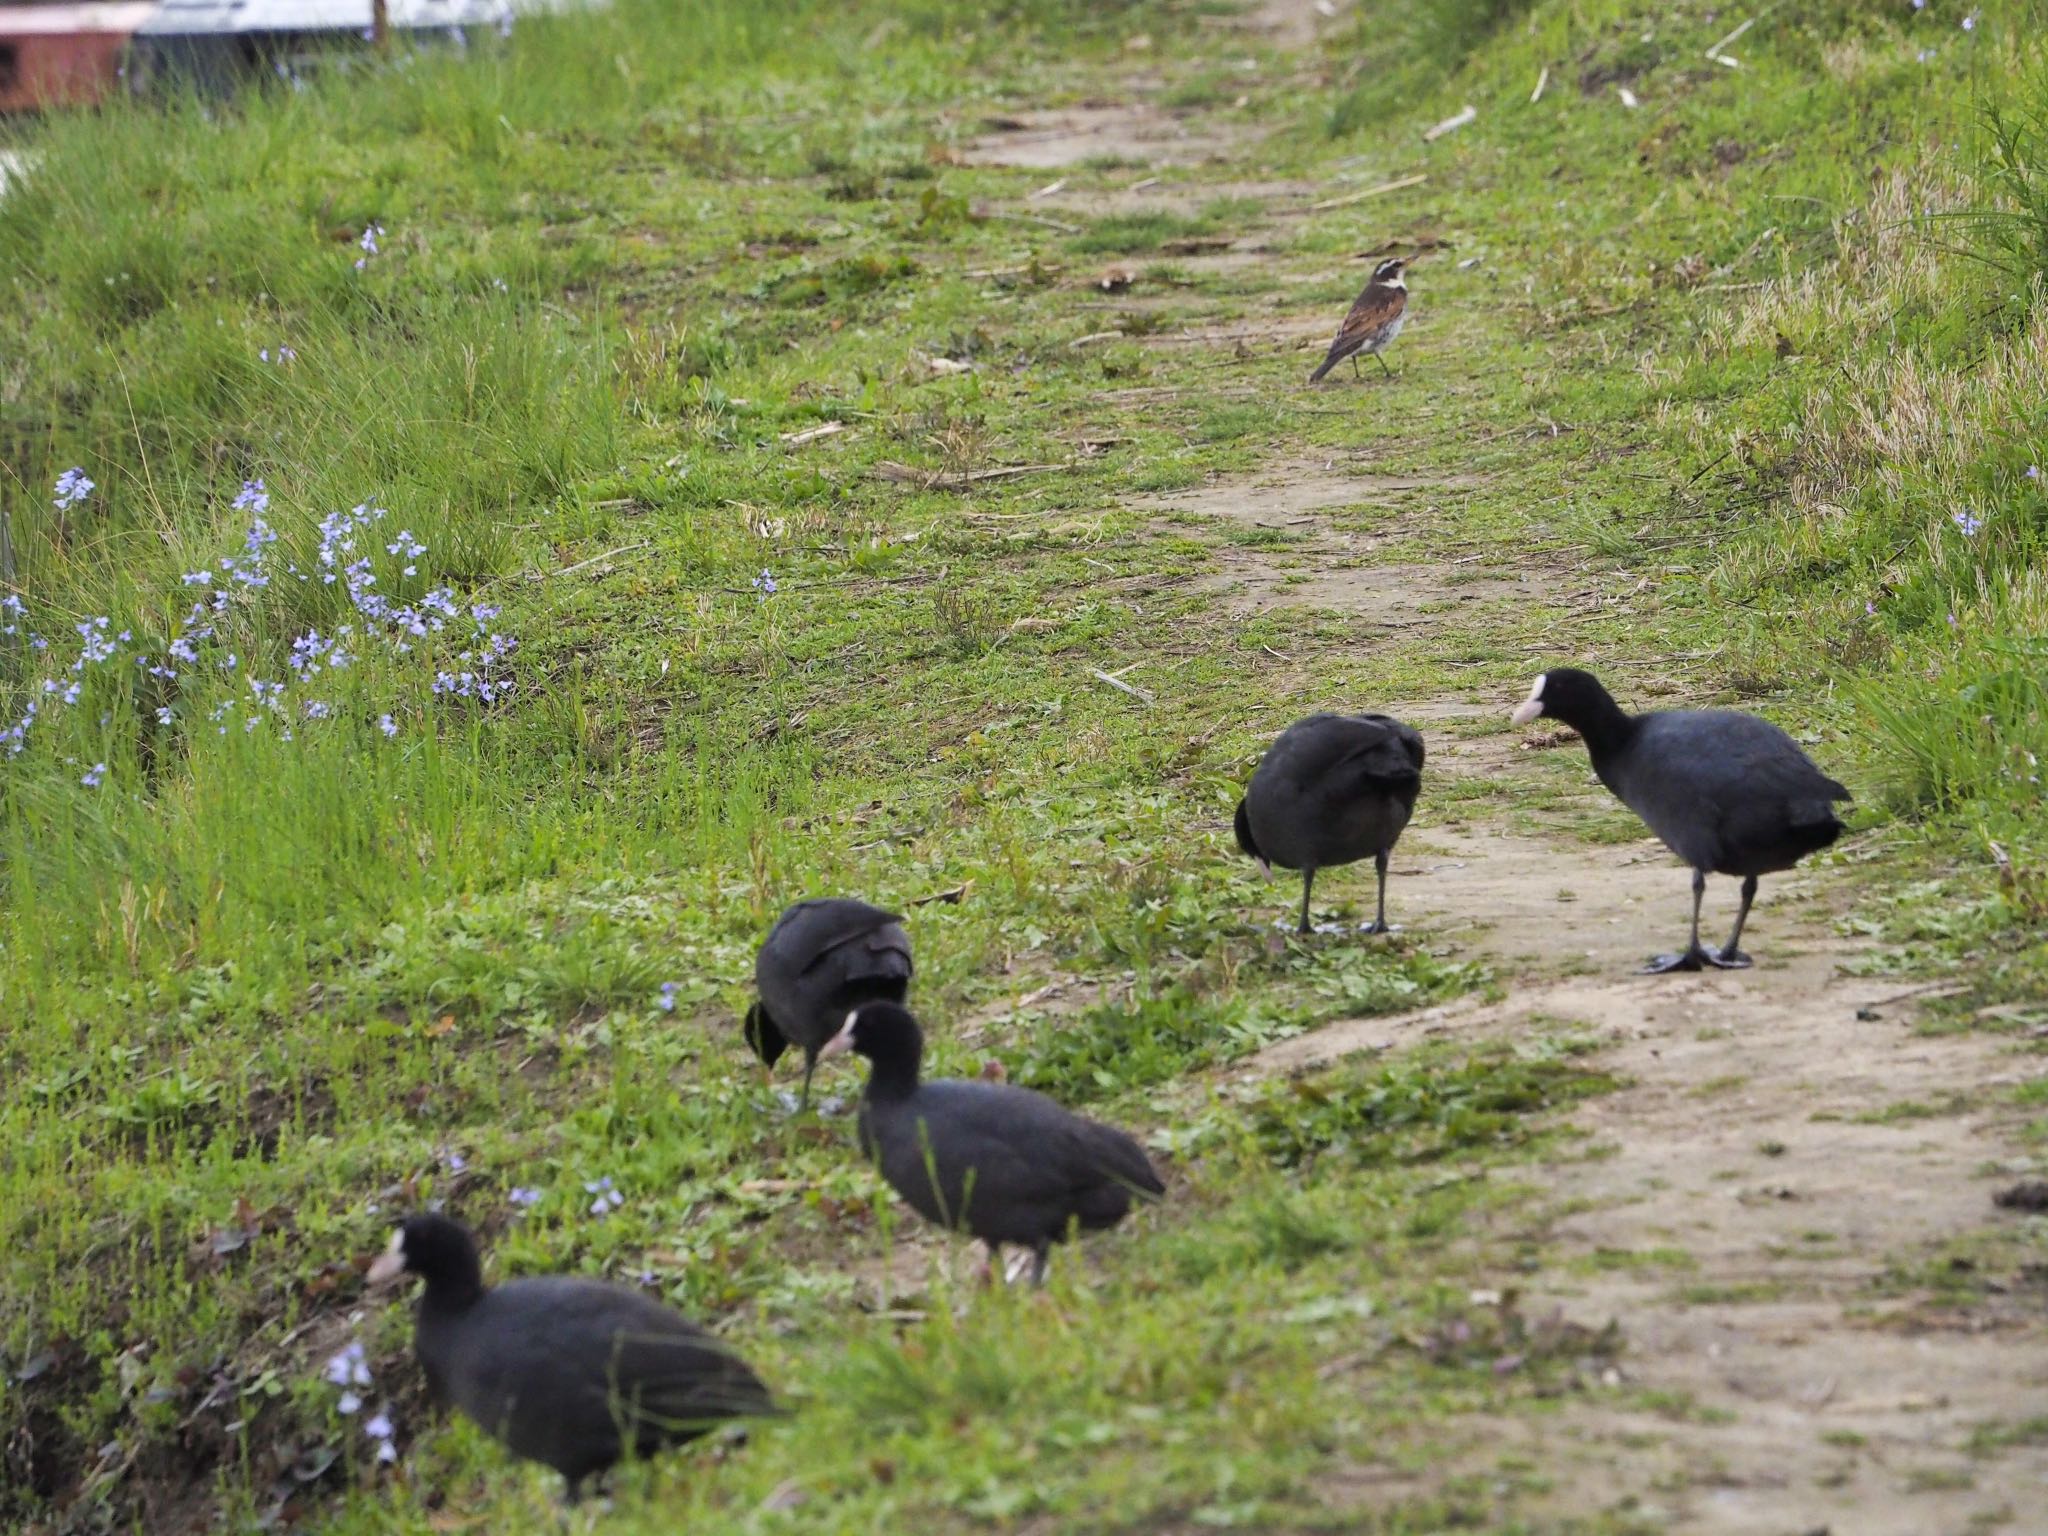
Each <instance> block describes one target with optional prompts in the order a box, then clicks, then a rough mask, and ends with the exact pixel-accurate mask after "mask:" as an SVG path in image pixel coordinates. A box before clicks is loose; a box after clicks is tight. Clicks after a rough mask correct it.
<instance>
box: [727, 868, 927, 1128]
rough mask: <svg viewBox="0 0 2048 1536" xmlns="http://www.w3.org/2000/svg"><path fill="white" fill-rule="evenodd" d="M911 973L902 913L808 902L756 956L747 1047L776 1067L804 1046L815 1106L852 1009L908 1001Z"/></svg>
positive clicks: (834, 900) (787, 916) (837, 901)
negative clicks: (830, 1043) (826, 1054)
mask: <svg viewBox="0 0 2048 1536" xmlns="http://www.w3.org/2000/svg"><path fill="white" fill-rule="evenodd" d="M910 974H911V965H910V935H909V934H907V933H905V932H904V931H903V920H902V919H901V918H900V917H898V916H897V915H896V914H895V913H894V912H884V911H883V910H882V909H881V908H880V907H871V906H869V905H868V904H867V903H866V902H864V901H850V900H847V899H845V898H843V897H837V896H834V897H825V898H822V899H819V900H814V901H800V902H798V903H797V904H796V905H795V906H793V907H791V908H790V909H789V910H788V911H787V912H785V913H783V914H782V916H781V917H780V918H778V919H777V920H776V923H775V926H774V927H773V928H772V929H770V930H769V933H768V940H767V942H766V943H764V944H763V945H762V946H761V953H760V955H759V957H758V958H757V959H756V960H755V961H754V985H755V987H756V989H757V990H758V991H759V992H760V994H761V998H760V1001H759V1002H757V1003H755V1004H754V1006H753V1007H751V1008H749V1009H748V1010H747V1021H746V1036H747V1044H749V1045H751V1046H752V1047H753V1048H754V1054H755V1055H757V1056H759V1057H760V1058H761V1062H762V1064H763V1065H764V1066H767V1067H770V1068H772V1067H774V1065H775V1062H776V1058H778V1057H779V1056H781V1055H782V1053H783V1052H784V1051H785V1050H787V1049H788V1048H789V1047H790V1046H792V1045H795V1046H801V1047H802V1048H803V1053H804V1091H803V1102H804V1103H805V1104H809V1103H810V1102H811V1074H812V1073H814V1072H816V1071H817V1070H818V1052H819V1051H820V1050H822V1049H823V1048H824V1045H825V1042H826V1041H827V1040H830V1039H831V1038H832V1037H833V1036H834V1035H835V1034H837V1033H838V1032H839V1027H840V1026H841V1025H842V1024H844V1023H845V1022H846V1015H847V1011H848V1010H849V1009H853V1008H858V1007H859V1006H860V1005H861V1004H862V1003H872V1002H890V1003H900V1002H902V1001H903V999H904V996H905V994H906V993H907V992H908V991H909V988H910Z"/></svg>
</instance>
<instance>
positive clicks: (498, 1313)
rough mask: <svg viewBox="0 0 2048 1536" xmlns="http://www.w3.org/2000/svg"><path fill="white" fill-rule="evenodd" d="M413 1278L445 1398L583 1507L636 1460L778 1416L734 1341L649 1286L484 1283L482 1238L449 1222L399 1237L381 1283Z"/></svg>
mask: <svg viewBox="0 0 2048 1536" xmlns="http://www.w3.org/2000/svg"><path fill="white" fill-rule="evenodd" d="M404 1274H413V1275H418V1276H419V1277H420V1278H421V1279H422V1280H424V1281H425V1282H426V1286H425V1289H424V1290H422V1291H421V1293H420V1302H419V1312H418V1317H417V1321H416V1324H415V1326H414V1330H413V1349H414V1352H415V1353H416V1354H417V1355H418V1356H419V1361H420V1365H421V1366H422V1367H423V1368H424V1369H425V1371H426V1373H427V1385H428V1386H429V1387H430V1388H431V1389H432V1391H433V1394H434V1397H435V1399H436V1400H437V1401H438V1402H440V1403H441V1404H442V1405H443V1406H444V1407H452V1408H457V1409H460V1410H461V1411H462V1412H463V1413H464V1414H467V1415H468V1416H469V1417H470V1418H472V1419H474V1420H475V1421H476V1422H477V1423H478V1424H479V1425H481V1426H482V1427H483V1428H484V1430H485V1431H486V1432H488V1433H489V1434H491V1435H492V1436H494V1437H495V1438H496V1439H497V1440H499V1441H500V1442H501V1443H502V1444H503V1445H504V1446H505V1448H506V1449H507V1450H509V1451H511V1452H512V1454H513V1455H515V1456H519V1457H523V1458H524V1459H526V1460H528V1461H538V1462H543V1463H545V1464H546V1465H548V1466H550V1467H553V1468H554V1469H555V1470H556V1471H557V1472H559V1473H561V1474H562V1476H563V1478H564V1479H565V1480H566V1481H567V1482H568V1485H569V1502H570V1503H572V1504H573V1503H575V1502H576V1501H577V1499H579V1498H580V1497H581V1496H582V1492H583V1483H584V1480H585V1479H586V1478H589V1477H592V1476H600V1475H602V1474H603V1473H605V1472H607V1471H609V1470H610V1469H611V1468H612V1467H613V1466H614V1465H615V1464H616V1463H617V1462H618V1461H619V1460H620V1459H621V1458H622V1457H624V1456H626V1455H627V1454H629V1453H630V1454H632V1455H634V1456H651V1455H653V1454H654V1453H655V1452H656V1451H659V1450H661V1449H662V1448H663V1447H665V1446H670V1445H680V1444H682V1443H683V1442H685V1441H688V1440H694V1439H696V1438H697V1437H698V1436H700V1435H704V1434H708V1433H709V1432H710V1431H711V1430H713V1429H715V1428H716V1427H718V1425H720V1424H722V1423H724V1422H725V1421H726V1420H728V1419H735V1418H747V1417H760V1416H763V1415H772V1414H775V1413H776V1412H778V1411H779V1410H777V1408H776V1406H775V1403H774V1400H773V1398H771V1397H770V1396H769V1393H768V1389H767V1387H765V1386H763V1385H762V1383H761V1379H760V1378H759V1377H758V1376H756V1375H755V1374H754V1373H753V1372H752V1371H751V1370H749V1369H748V1368H747V1366H746V1364H745V1362H743V1361H742V1360H740V1358H739V1357H738V1356H737V1355H735V1354H733V1352H732V1351H731V1350H729V1349H727V1348H726V1347H725V1345H724V1344H722V1343H721V1342H719V1340H717V1339H716V1338H714V1337H712V1336H711V1335H710V1334H708V1333H706V1332H705V1331H704V1330H703V1329H701V1328H699V1327H698V1326H697V1325H696V1324H694V1323H692V1322H690V1321H689V1320H688V1319H686V1318H684V1317H683V1316H682V1315H681V1314H679V1313H677V1312H673V1311H671V1310H670V1309H669V1308H667V1307H665V1306H663V1305H662V1304H661V1303H660V1302H658V1301H654V1300H652V1299H651V1298H649V1297H646V1296H642V1295H641V1294H639V1293H638V1292H637V1291H629V1290H626V1289H624V1288H623V1287H621V1286H616V1285H608V1284H606V1283H605V1282H603V1281H601V1280H591V1279H585V1278H582V1277H580V1276H576V1275H542V1276H535V1277H533V1278H531V1279H525V1280H508V1281H506V1282H505V1284H503V1285H500V1286H497V1287H495V1288H491V1289H486V1288H485V1286H484V1281H483V1265H482V1263H481V1261H480V1260H479V1259H478V1257H477V1250H476V1240H475V1239H474V1238H473V1237H471V1236H470V1234H469V1231H468V1229H466V1228H465V1227H463V1226H461V1225H460V1224H459V1223H457V1222H454V1221H451V1220H450V1219H449V1218H448V1217H446V1216H439V1215H433V1214H425V1215H419V1216H414V1217H411V1218H409V1219H408V1220H407V1221H406V1222H405V1224H404V1225H403V1226H401V1227H399V1228H398V1230H397V1231H395V1232H393V1233H392V1234H391V1246H390V1247H389V1248H388V1249H386V1250H385V1252H384V1253H383V1254H382V1255H381V1256H380V1257H379V1258H378V1259H377V1261H376V1263H374V1264H373V1265H371V1266H370V1283H371V1284H372V1285H382V1284H386V1283H388V1282H390V1281H393V1280H396V1279H397V1278H398V1277H399V1276H400V1275H404Z"/></svg>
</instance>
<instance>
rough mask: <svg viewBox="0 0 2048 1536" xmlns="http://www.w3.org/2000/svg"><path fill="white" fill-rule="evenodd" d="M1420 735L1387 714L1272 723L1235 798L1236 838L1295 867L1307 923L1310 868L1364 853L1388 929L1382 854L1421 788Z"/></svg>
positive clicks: (1270, 860) (1267, 860)
mask: <svg viewBox="0 0 2048 1536" xmlns="http://www.w3.org/2000/svg"><path fill="white" fill-rule="evenodd" d="M1422 757H1423V752H1422V736H1421V734H1420V733H1419V732H1418V731H1416V730H1415V729H1414V728H1413V727H1412V726H1407V725H1403V724H1402V723H1401V722H1400V721H1398V720H1396V719H1394V718H1393V717H1392V716H1391V715H1310V716H1309V717H1308V718H1307V719H1306V720H1297V721H1295V722H1294V724H1292V725H1290V726H1289V727H1287V729H1286V730H1284V731H1282V732H1281V733H1280V739H1279V740H1277V741H1275V742H1274V743H1273V745H1272V747H1271V748H1270V749H1268V751H1267V753H1266V756H1265V758H1264V760H1263V761H1261V762H1260V764H1259V766H1258V771H1257V772H1255V773H1254V774H1253V775H1252V781H1251V783H1250V784H1249V785H1248V786H1246V788H1245V794H1244V799H1242V800H1241V801H1239V802H1238V806H1237V846H1238V847H1240V848H1242V849H1243V850H1244V851H1245V852H1246V853H1248V854H1250V855H1251V856H1252V857H1253V858H1255V859H1257V860H1258V861H1259V862H1260V863H1261V864H1262V865H1267V866H1271V865H1274V864H1278V865H1279V866H1280V867H1281V868H1282V869H1298V870H1300V871H1301V931H1302V932H1303V933H1307V932H1308V931H1309V921H1308V901H1309V892H1310V891H1311V890H1312V889H1313V888H1314V886H1315V883H1316V871H1317V870H1319V869H1327V868H1329V867H1330V866H1331V865H1333V864H1351V863H1355V862H1357V861H1358V860H1359V859H1362V858H1365V857H1367V856H1368V855H1370V856H1371V858H1372V861H1373V863H1374V865H1375V866H1376V867H1377V868H1378V870H1379V877H1380V897H1379V915H1378V917H1376V918H1375V919H1374V920H1373V924H1372V926H1371V927H1370V928H1368V929H1366V932H1368V933H1385V932H1386V931H1387V856H1388V855H1389V854H1390V853H1392V852H1393V849H1394V843H1395V840H1396V839H1398V838H1399V837H1400V835H1401V829H1402V828H1403V827H1405V826H1407V825H1408V818H1409V816H1410V815H1411V814H1412V813H1413V812H1414V810H1415V797H1416V795H1417V794H1419V793H1420V792H1421V789H1422Z"/></svg>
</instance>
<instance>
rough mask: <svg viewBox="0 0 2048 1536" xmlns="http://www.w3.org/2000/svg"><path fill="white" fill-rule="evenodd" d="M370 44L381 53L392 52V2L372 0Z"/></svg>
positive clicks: (388, 0)
mask: <svg viewBox="0 0 2048 1536" xmlns="http://www.w3.org/2000/svg"><path fill="white" fill-rule="evenodd" d="M370 42H371V44H372V45H373V46H374V47H375V48H376V50H377V51H378V52H379V53H389V52H390V51H391V5H390V0H370Z"/></svg>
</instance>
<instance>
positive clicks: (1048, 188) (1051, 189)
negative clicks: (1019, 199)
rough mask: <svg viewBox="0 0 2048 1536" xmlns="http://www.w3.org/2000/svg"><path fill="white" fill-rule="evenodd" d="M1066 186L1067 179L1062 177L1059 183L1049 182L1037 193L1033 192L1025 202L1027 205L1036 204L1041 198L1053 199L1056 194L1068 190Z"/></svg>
mask: <svg viewBox="0 0 2048 1536" xmlns="http://www.w3.org/2000/svg"><path fill="white" fill-rule="evenodd" d="M1066 185H1067V178H1066V177H1064V176H1062V177H1061V178H1060V179H1059V180H1058V181H1052V182H1047V183H1046V184H1045V185H1044V186H1042V187H1040V188H1039V189H1038V190H1037V191H1036V192H1033V193H1032V194H1031V195H1030V196H1029V197H1027V198H1025V199H1024V201H1025V202H1027V203H1035V202H1037V201H1038V200H1039V199H1040V198H1041V197H1051V196H1052V195H1053V194H1054V193H1055V192H1061V191H1064V190H1065V189H1066Z"/></svg>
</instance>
